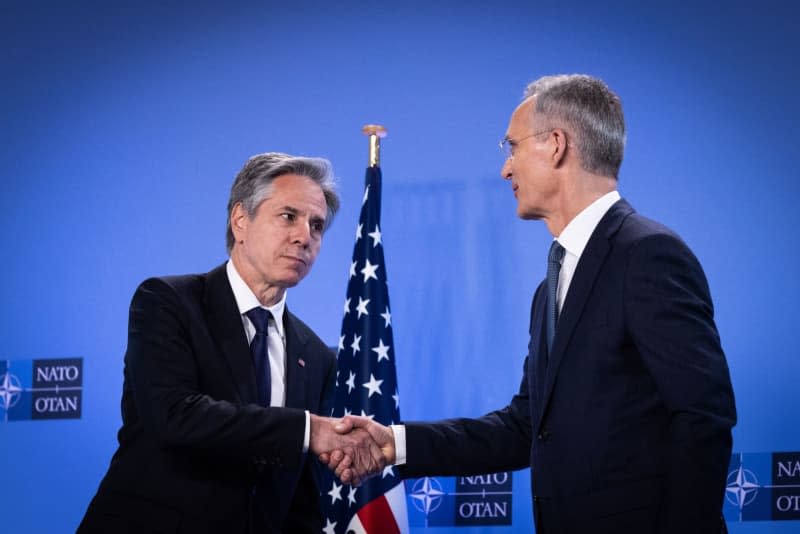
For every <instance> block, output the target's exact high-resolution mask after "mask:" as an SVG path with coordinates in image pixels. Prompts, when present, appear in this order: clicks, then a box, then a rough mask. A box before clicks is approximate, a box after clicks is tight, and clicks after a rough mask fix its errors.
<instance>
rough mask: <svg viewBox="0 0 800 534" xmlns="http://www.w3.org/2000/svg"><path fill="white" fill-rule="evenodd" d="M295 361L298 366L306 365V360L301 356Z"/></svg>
mask: <svg viewBox="0 0 800 534" xmlns="http://www.w3.org/2000/svg"><path fill="white" fill-rule="evenodd" d="M297 363H299V364H300V367H305V366H306V361H305V360H304V359H303V358H300V359H299V360H297Z"/></svg>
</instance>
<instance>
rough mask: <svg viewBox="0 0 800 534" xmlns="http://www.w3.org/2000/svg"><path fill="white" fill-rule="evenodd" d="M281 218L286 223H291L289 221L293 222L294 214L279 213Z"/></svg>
mask: <svg viewBox="0 0 800 534" xmlns="http://www.w3.org/2000/svg"><path fill="white" fill-rule="evenodd" d="M281 217H283V218H284V219H286V220H287V221H290V222H291V221H294V219H295V217H296V215H295V214H294V213H291V212H288V211H286V212H283V213H281Z"/></svg>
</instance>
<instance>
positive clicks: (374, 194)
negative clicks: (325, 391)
mask: <svg viewBox="0 0 800 534" xmlns="http://www.w3.org/2000/svg"><path fill="white" fill-rule="evenodd" d="M380 219H381V170H380V168H379V167H368V168H367V176H366V186H365V189H364V200H363V201H362V205H361V216H360V217H359V221H358V229H357V230H356V244H355V246H354V247H353V260H352V263H350V279H349V282H348V283H347V297H346V299H345V302H344V318H343V319H342V334H341V336H340V337H339V349H338V352H337V360H338V369H339V370H338V373H337V380H336V398H335V401H334V405H333V412H332V415H333V416H334V417H343V416H345V415H349V414H353V415H362V416H366V417H370V418H372V419H374V420H375V421H378V422H379V423H381V424H384V425H389V424H395V423H398V422H399V421H400V397H399V394H398V390H397V371H396V370H395V363H394V358H395V352H394V341H393V340H392V315H391V312H390V309H389V291H388V289H387V285H386V264H385V263H384V259H383V242H382V237H381V230H380ZM322 504H323V512H324V514H325V520H326V524H325V528H324V529H323V532H325V533H326V534H334V533H337V534H344V533H349V532H354V533H355V534H361V533H369V534H384V533H386V534H390V533H397V532H402V533H407V532H408V515H407V513H406V495H405V488H404V486H403V481H402V480H401V479H400V477H399V474H398V472H397V469H396V468H394V467H391V466H390V467H387V468H386V469H384V471H383V473H382V474H381V475H379V476H377V477H375V478H373V479H371V480H369V481H368V482H366V483H365V484H364V485H362V486H361V487H359V488H354V487H351V486H347V485H344V484H342V483H341V482H340V481H339V480H338V479H337V478H336V477H335V476H334V475H333V474H332V473H330V472H327V473H326V474H325V475H324V483H323V488H322Z"/></svg>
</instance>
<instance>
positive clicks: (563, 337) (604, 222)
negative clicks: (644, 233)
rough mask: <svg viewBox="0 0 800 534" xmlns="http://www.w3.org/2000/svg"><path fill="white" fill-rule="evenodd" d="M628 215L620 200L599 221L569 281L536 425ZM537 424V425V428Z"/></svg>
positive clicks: (628, 211)
mask: <svg viewBox="0 0 800 534" xmlns="http://www.w3.org/2000/svg"><path fill="white" fill-rule="evenodd" d="M631 213H633V208H632V207H631V206H630V204H628V203H627V202H626V201H625V200H622V199H620V200H618V201H617V202H616V203H614V205H612V206H611V208H609V210H608V211H607V212H606V214H605V215H604V216H603V218H602V219H600V222H599V223H598V225H597V228H595V230H594V232H592V236H591V237H590V238H589V241H588V242H587V243H586V248H584V250H583V253H582V254H581V258H580V260H579V261H578V265H577V267H576V268H575V274H574V275H573V276H572V282H570V286H569V291H567V298H566V300H565V301H564V305H563V306H562V307H561V314H560V315H559V317H558V326H556V335H555V338H554V339H553V350H552V352H551V354H550V357H549V360H548V365H547V372H546V375H545V380H544V396H543V397H542V410H541V412H540V413H539V420H538V423H539V424H541V419H542V418H543V417H544V414H545V413H546V411H547V404H548V402H549V401H550V396H551V395H552V393H553V386H554V385H555V382H556V377H557V375H558V369H559V367H560V366H561V361H562V360H563V358H564V355H565V351H566V349H567V347H568V345H569V340H570V338H571V337H572V333H573V331H574V330H575V327H576V326H577V324H578V321H579V320H580V318H581V315H582V314H583V308H584V306H585V304H586V301H587V300H588V298H589V295H590V294H591V292H592V288H593V287H594V283H595V281H596V280H597V275H598V274H599V273H600V269H601V268H602V266H603V264H604V263H605V260H606V256H607V255H608V252H609V250H611V238H612V237H613V235H614V234H615V233H616V231H617V230H618V229H619V227H620V225H621V224H622V221H623V220H625V217H627V216H628V215H630V214H631ZM539 424H537V427H538V426H539Z"/></svg>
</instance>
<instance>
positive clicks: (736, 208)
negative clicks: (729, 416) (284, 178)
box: [0, 0, 800, 533]
mask: <svg viewBox="0 0 800 534" xmlns="http://www.w3.org/2000/svg"><path fill="white" fill-rule="evenodd" d="M646 4H647V5H645V3H644V2H638V1H622V2H596V1H586V2H556V3H553V2H534V1H530V2H518V1H514V0H509V1H507V2H500V3H494V2H479V1H471V0H462V1H459V2H414V1H408V2H396V3H389V2H367V1H365V2H354V1H337V2H306V1H293V2H288V1H287V2H285V3H278V2H237V1H230V0H229V1H226V2H224V3H223V2H219V3H212V2H187V3H182V2H142V1H139V2H130V3H126V2H81V1H79V2H69V3H67V2H37V1H34V2H17V1H12V2H8V1H5V2H3V5H2V6H0V76H2V83H0V125H2V127H0V183H2V186H1V187H2V189H1V191H2V192H1V193H0V243H2V245H3V246H2V249H3V250H4V251H5V252H4V258H5V259H4V260H3V261H2V263H1V264H0V265H1V266H0V273H1V274H2V277H3V279H4V280H5V281H6V282H5V283H4V284H3V285H2V286H0V360H31V359H36V358H70V357H78V358H83V365H84V378H83V407H82V417H81V419H76V420H63V421H20V422H8V423H0V473H1V475H0V477H2V480H3V483H2V484H1V485H0V522H1V523H2V525H3V530H4V531H7V532H37V533H38V532H70V531H72V530H74V528H75V527H76V525H77V523H78V521H79V520H80V518H81V516H82V514H83V511H84V510H85V507H86V504H87V503H88V501H89V499H90V498H91V496H92V495H93V493H94V491H95V490H96V487H97V484H98V482H99V480H100V478H101V477H102V475H103V473H104V472H105V470H106V467H107V465H108V462H109V459H110V457H111V454H112V452H113V451H114V449H115V444H116V440H115V432H116V430H117V428H118V426H119V423H120V416H119V399H120V392H121V382H122V357H123V353H124V349H125V342H126V326H127V310H128V303H129V300H130V297H131V295H132V293H133V290H134V288H135V287H136V285H137V284H138V283H139V282H140V281H141V280H143V279H144V278H146V277H148V276H151V275H158V274H171V273H183V272H205V271H207V270H209V269H210V268H211V267H213V266H215V265H217V264H218V263H220V262H222V261H223V260H224V259H225V257H226V255H225V244H224V230H225V218H226V213H225V204H226V200H227V195H228V190H229V187H230V183H231V181H232V179H233V177H234V175H235V174H236V172H237V171H238V170H239V168H240V167H241V165H242V164H243V163H244V161H245V160H246V159H247V158H248V157H249V156H250V155H252V154H255V153H258V152H264V151H270V150H278V151H285V152H290V153H303V154H309V155H322V156H326V157H328V158H330V159H331V160H332V161H333V163H334V168H335V170H336V173H337V175H338V176H339V177H340V179H341V192H342V197H343V208H342V212H341V215H340V217H339V218H338V219H337V220H336V221H335V223H334V225H333V227H332V228H331V229H330V231H329V232H328V234H327V235H326V237H325V243H324V245H323V251H322V254H321V256H320V258H319V260H318V262H317V265H316V266H315V268H314V271H313V272H312V273H311V275H310V276H309V277H308V278H307V279H306V280H305V281H304V282H303V283H302V284H301V286H299V287H298V288H295V289H293V290H292V291H291V292H290V294H289V305H290V306H291V308H292V309H293V311H294V312H295V313H297V314H298V315H300V316H301V317H303V318H304V319H305V320H306V321H307V322H308V323H309V324H310V325H311V326H312V327H313V328H315V330H316V331H317V332H318V333H319V334H320V335H321V336H322V337H323V339H325V340H326V341H327V342H329V343H330V344H331V345H336V342H337V340H338V336H339V328H340V324H341V311H342V302H343V299H344V294H345V288H346V283H347V278H348V268H349V263H350V255H351V252H352V245H353V240H354V230H355V226H356V219H357V217H358V209H359V207H360V201H361V196H362V185H363V175H364V168H365V165H366V158H367V145H366V140H365V138H363V137H362V136H361V134H360V127H361V125H362V124H364V123H367V122H380V123H382V124H385V125H386V126H387V127H388V129H389V137H388V138H387V139H385V140H384V143H383V159H382V167H383V173H384V195H383V198H384V200H383V221H382V222H383V224H382V228H381V230H382V232H383V241H384V245H385V253H386V261H387V265H388V273H389V290H390V295H391V302H392V307H393V308H392V316H393V321H392V324H393V327H394V339H395V344H396V347H395V351H396V352H395V353H396V355H397V368H398V381H399V384H400V395H401V400H400V402H401V405H400V408H401V414H402V415H403V417H404V418H405V419H412V418H413V419H430V418H440V417H447V416H455V415H479V414H482V413H484V412H486V411H488V410H491V409H495V408H498V407H501V406H503V405H504V404H505V403H506V402H507V401H508V399H510V397H511V395H512V394H513V392H514V391H515V390H516V388H517V387H518V384H519V379H520V376H521V368H522V361H523V358H524V355H525V353H526V346H527V324H528V312H529V309H530V298H531V295H532V292H533V289H534V288H535V286H536V284H537V283H538V282H539V281H540V280H541V279H542V278H543V276H544V271H545V255H546V250H547V246H548V242H549V240H550V237H549V235H548V234H547V231H546V229H545V228H544V226H543V225H542V224H540V223H536V222H522V221H519V220H517V218H516V216H515V201H514V198H513V195H512V194H511V191H510V187H509V184H508V183H505V182H503V181H502V180H501V179H500V177H499V169H500V166H501V164H502V161H501V158H500V155H499V153H498V151H497V149H496V141H497V140H498V139H499V138H500V137H502V135H503V134H504V132H505V127H506V124H507V120H508V117H509V115H510V113H511V111H512V110H513V108H514V107H515V105H516V104H517V103H518V101H519V98H520V96H521V94H522V90H523V88H524V86H525V84H526V83H527V82H528V81H530V80H532V79H534V78H537V77H539V76H541V75H544V74H552V73H560V72H587V73H591V74H594V75H597V76H599V77H601V78H603V79H605V80H606V81H607V82H608V83H609V85H610V86H611V87H612V88H613V89H614V90H616V91H617V92H618V93H619V94H620V95H621V97H622V99H623V103H624V107H625V113H626V118H627V123H628V128H629V136H628V138H629V142H628V146H627V150H626V157H625V161H624V163H623V166H622V171H621V175H620V191H621V192H622V194H623V196H625V197H626V198H627V199H628V200H629V201H630V202H631V203H632V204H633V205H634V206H635V207H636V208H637V209H638V210H639V211H641V212H643V213H644V214H646V215H648V216H651V217H653V218H656V219H659V220H661V221H662V222H664V223H665V224H667V225H668V226H671V227H672V228H674V229H675V230H676V231H678V232H679V233H680V234H681V235H682V236H683V237H684V238H685V240H686V241H687V242H688V243H689V245H690V246H691V247H692V248H693V249H694V251H695V253H696V254H697V256H698V257H699V258H700V260H701V262H702V263H703V265H704V267H705V269H706V273H707V275H708V278H709V282H710V285H711V290H712V293H713V296H714V300H715V305H716V312H717V321H718V323H717V324H718V326H719V329H720V332H721V335H722V340H723V345H724V347H725V350H726V352H727V356H728V362H729V365H730V368H731V374H732V379H733V384H734V389H735V392H736V395H737V406H738V410H739V423H738V425H737V427H736V428H735V430H734V440H735V441H734V450H736V451H744V452H770V451H799V450H800V424H798V423H799V421H798V416H797V407H798V405H800V394H799V393H798V390H799V389H800V388H798V377H800V358H798V357H797V350H796V340H795V338H796V332H797V327H798V323H797V318H796V303H797V299H798V296H800V291H799V289H800V288H799V287H798V284H799V282H798V279H799V278H798V277H797V276H795V275H793V271H794V266H795V265H796V264H797V262H798V250H799V249H800V243H799V242H798V241H800V232H798V231H797V228H796V227H797V225H798V223H800V216H798V213H797V206H798V201H799V200H800V180H798V178H800V176H799V175H798V170H797V160H798V148H797V144H798V141H800V131H798V122H800V105H798V98H797V96H796V91H797V86H798V82H800V70H799V69H798V61H797V52H798V50H800V43H798V37H797V35H798V33H797V28H798V26H799V25H798V22H800V17H798V12H797V8H795V7H794V6H793V2H788V1H784V2H774V1H771V0H766V1H760V2H723V3H720V2H711V1H705V2H703V1H701V2H693V3H691V5H689V3H683V2H654V3H646ZM759 280H760V281H762V282H763V281H766V282H767V283H766V284H764V285H762V284H760V283H758V284H757V282H758V281H759ZM757 286H758V287H757ZM527 485H528V481H527V474H525V473H524V472H523V473H522V474H517V475H515V478H514V525H515V531H516V530H517V529H519V530H520V531H523V530H525V529H527V530H532V525H531V518H530V503H529V499H530V495H529V491H528V489H527ZM797 525H798V523H797V522H782V523H780V522H774V523H773V522H751V523H741V524H732V525H731V527H730V528H731V532H733V533H751V532H766V533H773V532H774V533H778V532H790V531H796V530H797V528H798V526H797ZM478 531H479V529H477V528H475V529H469V528H462V529H458V530H454V532H459V533H468V532H478ZM492 531H496V532H506V531H508V529H501V528H495V529H494V530H492V529H489V528H486V529H481V530H480V532H492Z"/></svg>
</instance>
